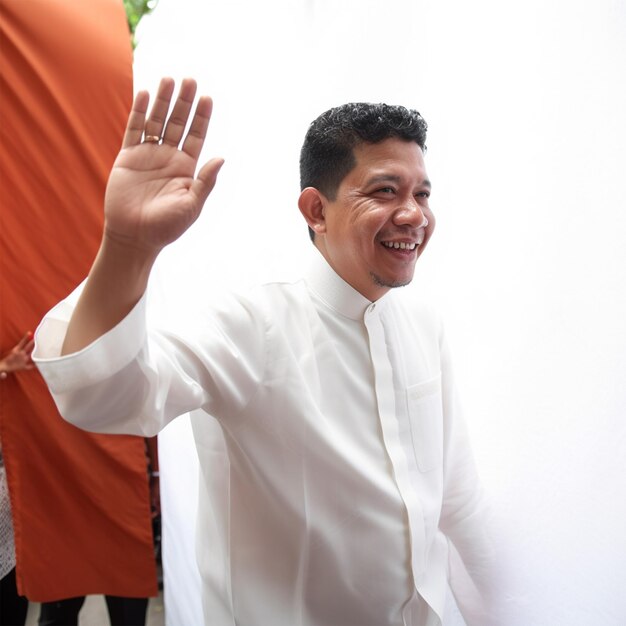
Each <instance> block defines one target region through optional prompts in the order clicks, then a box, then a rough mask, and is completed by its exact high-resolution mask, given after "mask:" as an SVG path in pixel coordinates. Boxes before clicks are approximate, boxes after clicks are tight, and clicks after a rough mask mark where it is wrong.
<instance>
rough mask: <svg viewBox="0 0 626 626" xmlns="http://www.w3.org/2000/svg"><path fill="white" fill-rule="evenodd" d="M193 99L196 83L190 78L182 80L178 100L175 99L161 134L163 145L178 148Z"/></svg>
mask: <svg viewBox="0 0 626 626" xmlns="http://www.w3.org/2000/svg"><path fill="white" fill-rule="evenodd" d="M195 97H196V81H195V80H193V79H190V78H186V79H184V80H183V82H182V84H181V86H180V91H179V92H178V98H177V99H176V103H175V104H174V108H173V110H172V113H171V114H170V117H169V119H168V120H167V126H166V127H165V132H164V133H163V143H167V144H170V145H171V146H178V144H179V143H180V140H181V139H182V137H183V133H184V132H185V126H187V120H188V119H189V112H190V111H191V107H192V105H193V101H194V98H195Z"/></svg>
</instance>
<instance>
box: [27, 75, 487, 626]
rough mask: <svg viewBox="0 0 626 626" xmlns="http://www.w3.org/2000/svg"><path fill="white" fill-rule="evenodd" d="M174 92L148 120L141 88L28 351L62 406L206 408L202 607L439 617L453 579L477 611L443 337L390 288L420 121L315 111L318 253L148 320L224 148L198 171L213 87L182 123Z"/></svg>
mask: <svg viewBox="0 0 626 626" xmlns="http://www.w3.org/2000/svg"><path fill="white" fill-rule="evenodd" d="M173 88H174V85H173V81H171V80H169V79H165V80H163V81H162V82H161V85H160V87H159V91H158V94H157V98H156V100H155V104H154V106H153V108H152V111H151V114H150V116H149V117H148V118H147V119H146V111H147V105H148V95H147V94H146V93H145V92H142V93H140V94H138V95H137V98H136V100H135V104H134V107H133V111H132V112H131V114H130V117H129V123H128V128H127V132H126V136H125V139H124V144H123V149H122V151H121V152H120V155H119V157H118V159H117V161H116V164H115V166H114V168H113V170H112V173H111V177H110V180H109V186H108V189H107V196H106V201H105V230H104V236H103V240H102V245H101V248H100V251H99V253H98V256H97V258H96V260H95V262H94V265H93V268H92V270H91V273H90V275H89V278H88V280H87V282H86V284H85V286H84V289H83V290H82V292H81V293H80V295H79V294H76V295H75V296H73V297H71V298H70V299H69V300H67V301H65V302H63V303H61V304H60V305H58V306H57V307H56V308H55V309H54V310H53V311H52V312H51V313H50V314H49V315H48V316H47V318H46V320H45V321H44V322H43V324H42V326H41V327H40V329H39V331H38V335H37V348H36V351H35V355H34V358H35V360H36V362H37V364H38V366H39V367H40V369H41V371H42V373H43V374H44V376H45V377H46V379H47V381H48V384H49V386H50V388H51V390H52V392H53V393H54V395H55V397H56V400H57V402H58V405H59V408H60V411H61V413H62V414H63V415H64V416H65V417H66V418H67V419H68V420H70V421H72V422H73V423H75V424H77V425H80V426H81V427H82V428H86V429H93V430H98V431H103V432H130V433H135V434H143V435H151V434H154V433H156V432H157V431H158V430H159V429H160V428H162V427H163V426H164V425H165V424H166V423H167V422H168V421H170V420H171V419H173V418H174V417H176V416H177V415H180V414H182V413H185V412H187V411H193V410H196V409H202V411H203V413H200V414H198V413H196V416H195V418H194V434H195V438H196V444H197V447H198V453H199V459H200V464H201V468H202V476H203V483H202V485H203V489H202V491H203V497H201V499H200V502H199V509H200V512H199V522H198V529H199V549H198V556H199V567H200V571H201V575H202V578H203V584H204V589H205V597H204V599H203V600H204V610H205V621H206V623H212V624H235V623H238V624H256V625H260V626H267V625H270V624H271V625H272V626H279V625H284V626H288V625H289V626H292V625H294V624H302V625H310V626H312V625H320V626H321V625H329V626H348V625H354V626H367V625H371V626H382V625H387V624H394V625H395V624H406V625H411V626H418V625H419V626H425V625H431V624H440V623H441V616H442V614H443V608H444V602H445V595H446V588H447V580H448V579H449V580H450V582H451V583H452V586H453V588H454V592H455V595H456V597H457V601H458V602H459V604H460V608H461V610H462V612H463V614H464V617H465V618H466V620H467V621H468V623H470V624H480V625H481V626H482V625H484V624H487V623H489V620H490V619H491V618H490V616H489V615H488V609H486V607H485V606H483V604H482V601H481V599H480V594H479V593H478V592H477V591H478V590H477V589H476V588H475V587H474V585H478V586H479V587H484V583H485V580H486V577H485V574H486V572H487V571H488V567H489V561H490V558H491V553H490V546H489V542H488V540H487V538H486V534H485V526H484V524H483V514H482V509H483V505H482V499H481V495H480V489H479V486H478V482H477V479H476V473H475V469H474V464H473V461H472V457H471V454H470V451H469V447H468V442H467V438H466V435H465V431H464V426H463V423H462V421H461V418H460V416H459V415H458V409H457V406H456V400H455V395H454V387H453V381H452V378H451V372H450V364H449V355H448V350H447V347H446V343H445V339H444V337H443V334H442V330H441V327H440V324H439V322H438V321H437V319H436V318H435V317H434V316H433V315H432V314H430V313H429V312H428V311H427V310H425V309H424V307H422V306H417V307H415V306H414V305H413V304H410V303H409V302H408V301H405V298H404V297H403V296H404V294H402V293H401V292H398V291H397V290H395V289H394V288H395V287H399V286H402V285H406V284H408V283H409V282H410V281H411V279H412V277H413V270H414V266H415V262H416V260H417V258H418V256H419V255H420V254H421V253H422V252H423V250H424V248H425V246H426V244H427V243H428V241H429V239H430V237H431V235H432V232H433V228H434V218H433V214H432V212H431V210H430V208H429V194H430V183H429V181H428V178H427V175H426V170H425V166H424V160H423V151H424V142H425V133H426V124H425V122H424V121H423V120H422V118H421V117H420V116H419V114H418V113H417V112H415V111H407V110H406V109H404V108H402V107H387V106H385V105H346V106H344V107H338V108H337V109H333V110H331V111H329V112H327V113H326V114H324V115H322V116H321V117H320V118H318V119H317V120H316V121H315V122H314V123H313V124H312V126H311V128H310V130H309V132H308V134H307V138H306V140H305V144H304V146H303V149H302V155H301V174H302V186H303V190H302V193H301V195H300V199H299V207H300V210H301V212H302V214H303V216H304V218H305V220H306V221H307V224H308V226H309V229H310V232H311V234H312V239H313V241H314V244H315V246H316V247H317V249H318V251H319V252H320V255H319V258H317V259H316V262H315V263H314V264H313V267H312V268H311V269H310V271H309V272H308V273H307V276H306V277H305V279H303V280H302V281H299V282H296V283H293V284H284V283H272V284H267V285H263V286H261V287H259V288H258V289H256V290H253V291H252V292H251V293H249V294H246V295H233V296H232V297H231V298H229V299H227V300H226V301H225V302H223V303H220V304H216V306H215V309H214V310H213V311H211V312H205V313H203V314H202V315H201V316H199V319H198V320H197V321H196V322H195V323H194V324H189V323H185V324H181V326H180V328H176V329H168V330H167V331H165V332H164V331H156V330H153V329H148V330H146V326H145V322H144V313H145V297H144V292H145V290H146V286H147V281H148V277H149V274H150V269H151V267H152V264H153V263H154V260H155V259H156V258H157V256H158V254H159V252H160V251H161V250H162V249H163V247H165V246H166V245H167V244H168V243H170V242H172V241H174V240H175V239H176V238H177V237H179V236H180V235H181V234H182V233H183V232H185V230H186V229H187V228H188V227H189V226H190V225H191V224H192V223H193V222H194V220H195V219H196V218H197V217H198V215H199V213H200V210H201V208H202V205H203V203H204V201H205V200H206V198H207V197H208V195H209V193H210V191H211V190H212V188H213V186H214V184H215V181H216V178H217V174H218V171H219V169H220V167H221V165H222V161H221V159H213V160H211V161H209V162H208V163H207V164H206V165H204V166H203V167H202V168H201V169H200V170H199V173H198V175H197V177H195V178H194V172H195V168H196V164H197V160H198V157H199V154H200V150H201V148H202V144H203V141H204V138H205V135H206V131H207V127H208V123H209V118H210V114H211V101H210V99H209V98H205V97H202V98H200V99H199V101H198V104H197V107H196V110H195V112H194V114H193V116H192V120H191V124H190V126H189V131H188V132H187V133H186V134H185V132H184V129H185V124H186V122H187V120H188V118H189V116H190V113H191V108H192V104H193V100H194V98H195V83H194V82H193V81H191V80H185V81H183V83H182V86H181V89H180V93H179V96H178V98H177V100H176V102H175V104H174V107H173V110H172V112H171V114H170V116H169V118H168V117H167V111H168V108H169V103H170V100H171V97H172V93H173ZM181 143H182V146H181V149H180V150H179V149H178V146H179V144H181ZM76 297H78V300H77V301H76V302H75V304H74V301H75V300H76ZM61 355H63V356H61ZM211 415H212V416H214V417H215V418H217V423H218V424H219V433H220V436H222V437H223V442H224V446H225V450H226V457H224V455H223V454H221V453H220V452H219V450H218V451H217V452H216V451H215V450H216V447H214V442H215V422H214V420H213V419H212V418H211V417H210V416H211ZM450 542H452V544H454V547H451V546H450ZM459 554H460V556H461V557H462V560H463V563H464V566H463V567H456V564H458V563H459V562H460V561H459V560H458V559H457V558H456V556H457V555H459ZM450 565H452V567H450ZM448 570H450V571H448ZM467 573H469V574H470V576H469V577H468V576H467ZM461 577H464V578H465V579H466V583H467V584H460V583H458V581H460V580H461ZM457 583H458V584H457ZM474 591H476V592H477V593H474Z"/></svg>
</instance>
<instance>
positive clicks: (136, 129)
mask: <svg viewBox="0 0 626 626" xmlns="http://www.w3.org/2000/svg"><path fill="white" fill-rule="evenodd" d="M149 100H150V96H149V95H148V92H147V91H140V92H138V93H137V95H136V96H135V101H134V102H133V108H132V110H131V112H130V115H129V116H128V124H127V125H126V132H125V133H124V140H123V142H122V148H128V147H129V146H135V145H137V144H138V143H141V137H142V135H143V129H144V126H145V123H146V111H147V110H148V102H149Z"/></svg>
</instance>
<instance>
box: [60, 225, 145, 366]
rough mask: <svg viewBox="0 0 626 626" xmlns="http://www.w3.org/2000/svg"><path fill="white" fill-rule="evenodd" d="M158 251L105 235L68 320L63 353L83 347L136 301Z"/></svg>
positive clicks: (124, 313)
mask: <svg viewBox="0 0 626 626" xmlns="http://www.w3.org/2000/svg"><path fill="white" fill-rule="evenodd" d="M156 256H157V254H156V253H152V252H147V251H145V250H140V249H137V248H136V247H133V246H132V245H126V244H122V243H120V242H117V241H115V240H112V239H110V238H108V237H106V236H105V237H104V238H103V241H102V245H101V246H100V250H99V251H98V255H97V256H96V260H95V261H94V264H93V267H92V268H91V271H90V273H89V277H88V279H87V282H86V284H85V287H84V289H83V292H82V294H81V296H80V298H79V300H78V303H77V304H76V308H75V310H74V313H73V315H72V318H71V320H70V322H69V325H68V329H67V334H66V336H65V341H64V342H63V348H62V350H61V354H62V355H65V354H71V353H73V352H78V351H79V350H82V349H83V348H85V347H86V346H88V345H89V344H90V343H92V342H94V341H95V340H96V339H98V338H99V337H101V336H102V335H104V334H105V333H106V332H108V331H109V330H111V329H112V328H113V327H114V326H116V325H117V324H118V323H119V322H121V321H122V320H123V319H124V318H125V317H126V315H128V313H129V312H130V311H131V310H132V308H133V307H134V306H135V305H136V304H137V302H138V301H139V299H140V298H141V296H142V295H143V293H144V292H145V290H146V287H147V285H148V278H149V277H150V271H151V269H152V266H153V264H154V261H155V259H156Z"/></svg>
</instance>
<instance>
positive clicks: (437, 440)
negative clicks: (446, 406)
mask: <svg viewBox="0 0 626 626" xmlns="http://www.w3.org/2000/svg"><path fill="white" fill-rule="evenodd" d="M406 402H407V410H408V415H409V423H410V426H411V437H412V438H413V451H414V452H415V461H416V462H417V466H418V467H419V469H420V471H422V472H429V471H431V470H433V469H436V468H438V467H440V466H441V463H442V460H443V410H442V398H441V376H440V375H439V376H437V377H435V378H431V379H430V380H425V381H423V382H421V383H417V384H416V385H411V386H410V387H407V389H406Z"/></svg>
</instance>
